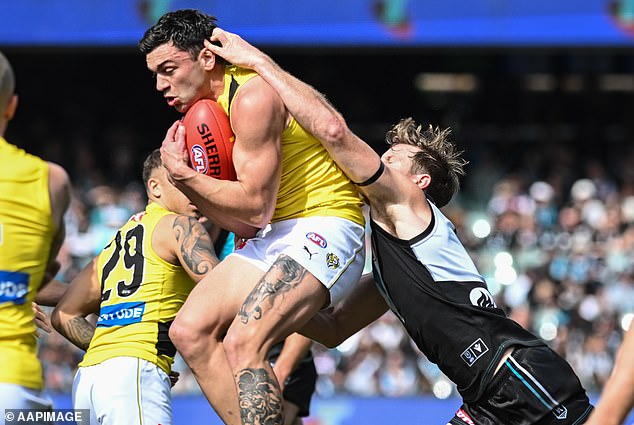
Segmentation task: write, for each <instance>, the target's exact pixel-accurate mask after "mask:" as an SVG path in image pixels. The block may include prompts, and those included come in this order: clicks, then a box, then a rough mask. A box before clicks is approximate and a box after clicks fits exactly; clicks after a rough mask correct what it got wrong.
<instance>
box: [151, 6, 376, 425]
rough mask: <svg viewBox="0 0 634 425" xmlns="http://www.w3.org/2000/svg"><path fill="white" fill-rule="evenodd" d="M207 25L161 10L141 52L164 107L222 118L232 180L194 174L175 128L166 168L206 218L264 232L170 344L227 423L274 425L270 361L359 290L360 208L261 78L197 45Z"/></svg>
mask: <svg viewBox="0 0 634 425" xmlns="http://www.w3.org/2000/svg"><path fill="white" fill-rule="evenodd" d="M215 26H216V25H215V18H213V17H211V16H209V15H206V14H204V13H201V12H198V11H195V10H179V11H175V12H169V13H167V14H165V15H163V16H162V17H161V18H160V19H159V21H158V22H157V24H156V25H154V26H152V27H151V28H150V29H148V31H146V33H145V34H144V36H143V38H142V39H141V41H140V43H139V46H140V49H141V51H142V52H143V53H144V54H145V55H146V63H147V66H148V69H149V70H150V71H151V72H152V73H154V75H155V77H156V89H157V90H158V91H159V92H160V93H161V94H162V95H163V97H164V98H165V99H166V101H167V104H168V105H169V106H172V107H174V108H175V109H176V110H178V111H179V112H185V111H187V109H188V108H189V107H190V106H191V105H192V104H193V103H194V102H195V101H197V100H199V99H202V98H208V99H212V100H215V101H217V102H218V103H219V104H220V105H221V106H222V107H223V108H224V109H225V111H226V112H227V114H228V115H229V117H230V122H231V125H232V129H233V132H234V134H235V146H234V149H233V163H234V166H235V169H236V173H237V180H236V181H225V180H217V179H213V178H211V177H209V176H206V175H203V174H199V173H196V172H195V171H194V170H192V169H191V168H190V167H189V166H188V154H187V149H186V147H185V143H184V142H185V134H184V128H182V127H181V126H179V125H178V123H174V125H173V126H172V127H171V128H170V129H169V130H168V133H167V135H166V138H165V140H164V142H163V146H162V159H163V163H164V164H165V166H166V168H167V169H168V171H169V173H170V178H171V179H173V181H174V182H175V184H176V186H177V187H178V188H179V189H181V190H182V191H183V192H184V193H185V194H186V195H187V196H188V197H189V198H190V199H191V200H192V201H193V202H194V203H195V204H196V205H197V206H198V207H199V208H200V210H201V212H203V214H204V215H205V216H207V217H209V218H210V219H211V220H212V221H214V222H215V223H217V224H218V225H219V226H221V227H222V228H225V229H228V230H231V231H234V232H235V233H237V234H238V235H240V236H245V235H243V234H242V233H241V232H240V229H237V225H241V226H244V225H249V226H252V227H255V228H261V230H260V231H259V232H258V234H257V236H256V237H255V238H253V239H250V240H248V241H247V242H246V243H245V244H244V246H242V247H240V248H239V249H238V250H236V252H234V253H232V254H231V255H230V256H229V257H227V259H225V260H223V261H222V262H221V263H220V265H219V266H218V267H216V268H215V269H214V271H213V272H212V273H211V274H209V275H208V276H207V277H205V278H204V279H203V280H202V281H201V282H200V283H199V284H198V285H197V286H196V288H194V290H193V291H192V294H191V296H189V297H188V298H187V301H186V302H185V304H184V305H183V308H182V309H181V311H180V312H179V314H178V316H177V318H176V320H175V322H174V324H173V326H172V328H171V329H170V335H171V336H172V340H173V341H174V344H175V345H176V347H177V348H178V350H179V352H180V353H181V354H182V355H183V357H184V359H185V361H186V362H187V363H188V365H189V366H190V368H191V369H192V371H193V372H194V374H195V376H196V379H197V380H198V383H199V384H200V386H201V388H202V389H203V392H204V393H205V395H206V397H207V399H208V400H209V401H210V402H211V404H212V406H213V407H214V409H215V410H216V412H217V413H218V414H219V415H220V416H221V418H222V419H223V420H224V421H225V423H227V424H232V425H235V424H239V423H264V422H266V423H268V424H281V423H282V421H283V413H282V407H281V406H282V395H281V392H280V386H279V384H278V381H277V379H276V376H275V374H274V372H273V370H272V369H271V366H270V364H269V363H268V361H267V359H266V356H267V352H268V351H269V350H270V348H271V347H272V346H273V345H274V344H275V343H276V342H277V341H281V340H282V339H284V338H285V337H286V336H288V335H289V334H292V333H293V332H295V331H296V330H297V329H299V328H300V327H301V326H302V325H303V324H304V323H305V322H306V321H308V320H309V319H310V318H311V317H312V316H313V315H314V314H315V313H316V312H318V311H319V310H320V309H322V308H324V307H326V306H328V305H329V303H333V302H336V301H337V299H339V298H341V297H342V296H343V295H344V294H345V293H346V291H348V290H350V289H351V286H352V285H353V284H356V282H357V281H358V280H359V277H360V275H361V271H362V269H363V265H364V261H365V260H364V256H365V250H364V219H363V213H362V211H361V207H362V205H363V201H362V199H361V197H360V195H359V193H358V191H357V190H356V188H355V187H354V185H353V184H352V183H351V182H350V180H349V179H348V178H347V177H346V176H345V174H344V173H343V172H342V171H341V169H340V168H339V167H338V166H337V165H336V164H335V163H334V161H333V160H332V159H331V158H330V156H329V155H328V152H326V150H325V149H324V148H323V146H322V145H321V143H319V141H318V140H317V139H315V138H314V137H313V135H311V134H310V133H308V132H307V131H306V130H304V129H303V128H302V127H301V126H300V125H299V124H298V123H297V122H296V121H295V119H294V118H293V117H292V116H291V115H290V114H289V112H288V111H287V109H286V107H285V105H284V103H283V102H282V100H281V99H280V97H279V96H278V94H277V93H276V92H275V91H274V90H273V89H272V88H271V86H269V85H268V83H266V82H265V81H264V79H263V78H262V77H260V76H259V75H257V74H256V73H255V72H252V71H249V70H246V69H242V68H238V67H234V66H231V65H230V64H227V63H225V62H224V61H223V60H222V59H221V58H220V57H217V56H216V55H215V54H214V53H213V52H211V50H210V49H209V48H207V47H205V45H204V42H205V40H206V39H207V38H208V37H210V35H211V33H212V30H213V29H214V28H215ZM231 388H236V389H237V392H234V391H231Z"/></svg>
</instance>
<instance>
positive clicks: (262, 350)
mask: <svg viewBox="0 0 634 425" xmlns="http://www.w3.org/2000/svg"><path fill="white" fill-rule="evenodd" d="M222 345H223V347H224V350H225V353H226V355H227V360H228V361H229V364H231V365H236V366H237V365H244V364H251V363H252V362H257V361H259V360H262V359H266V354H267V350H268V349H269V348H270V347H271V346H272V344H270V343H269V341H268V340H267V339H266V338H263V336H262V335H259V334H257V333H254V332H250V330H249V329H245V328H242V329H240V330H236V329H235V328H231V329H230V330H229V332H227V335H225V338H224V340H223V344H222Z"/></svg>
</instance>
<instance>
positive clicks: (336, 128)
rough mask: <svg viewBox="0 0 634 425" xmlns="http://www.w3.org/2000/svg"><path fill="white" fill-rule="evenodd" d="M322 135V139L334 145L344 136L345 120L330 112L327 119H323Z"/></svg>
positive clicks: (341, 141) (346, 128) (345, 129)
mask: <svg viewBox="0 0 634 425" xmlns="http://www.w3.org/2000/svg"><path fill="white" fill-rule="evenodd" d="M323 125H324V130H323V136H324V141H325V142H328V143H329V144H330V145H333V146H336V145H338V144H340V143H343V141H344V140H345V138H346V134H347V133H348V126H347V125H346V121H345V120H344V119H343V117H342V116H341V115H339V114H332V115H331V116H330V117H329V118H328V119H327V120H324V124H323Z"/></svg>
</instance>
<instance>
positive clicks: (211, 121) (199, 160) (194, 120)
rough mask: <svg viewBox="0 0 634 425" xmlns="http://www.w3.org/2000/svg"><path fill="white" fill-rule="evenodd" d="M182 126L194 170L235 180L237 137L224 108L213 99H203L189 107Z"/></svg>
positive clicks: (215, 176) (219, 177) (222, 178)
mask: <svg viewBox="0 0 634 425" xmlns="http://www.w3.org/2000/svg"><path fill="white" fill-rule="evenodd" d="M182 123H183V125H184V126H185V131H186V140H187V150H188V152H189V160H190V163H191V166H192V168H193V169H194V170H196V171H198V172H199V173H203V174H206V175H208V176H211V177H214V178H217V179H221V180H235V179H236V170H235V168H234V167H233V159H232V152H233V143H234V141H235V136H234V134H233V131H231V124H230V123H229V117H227V114H226V113H225V111H224V109H222V107H221V106H220V105H219V104H218V103H216V102H214V101H213V100H210V99H201V100H199V101H197V102H196V103H194V104H193V105H192V106H191V108H189V110H188V111H187V113H186V114H185V116H184V117H183V119H182Z"/></svg>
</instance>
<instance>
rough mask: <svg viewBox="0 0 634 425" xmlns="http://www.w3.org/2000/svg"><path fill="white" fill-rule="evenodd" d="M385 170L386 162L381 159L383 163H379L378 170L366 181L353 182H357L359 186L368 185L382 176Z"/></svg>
mask: <svg viewBox="0 0 634 425" xmlns="http://www.w3.org/2000/svg"><path fill="white" fill-rule="evenodd" d="M383 171H385V164H384V163H383V161H381V165H379V169H378V170H376V173H374V174H372V176H371V177H370V178H369V179H367V180H366V181H362V182H361V183H357V182H352V183H354V184H356V185H357V186H367V185H369V184H372V183H374V182H375V181H377V180H378V179H379V177H381V174H383Z"/></svg>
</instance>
